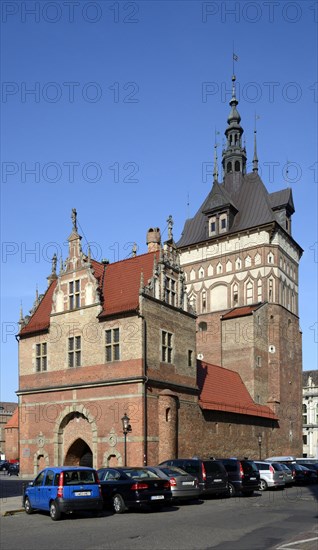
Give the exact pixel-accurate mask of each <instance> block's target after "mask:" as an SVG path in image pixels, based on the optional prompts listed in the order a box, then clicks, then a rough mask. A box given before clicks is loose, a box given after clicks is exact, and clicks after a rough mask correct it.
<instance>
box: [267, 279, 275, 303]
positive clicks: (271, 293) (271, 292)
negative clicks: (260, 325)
mask: <svg viewBox="0 0 318 550" xmlns="http://www.w3.org/2000/svg"><path fill="white" fill-rule="evenodd" d="M268 301H269V302H273V301H274V280H273V279H269V280H268Z"/></svg>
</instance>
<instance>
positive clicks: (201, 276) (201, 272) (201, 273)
mask: <svg viewBox="0 0 318 550" xmlns="http://www.w3.org/2000/svg"><path fill="white" fill-rule="evenodd" d="M203 277H204V269H203V267H200V269H199V279H203Z"/></svg>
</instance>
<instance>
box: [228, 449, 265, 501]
mask: <svg viewBox="0 0 318 550" xmlns="http://www.w3.org/2000/svg"><path fill="white" fill-rule="evenodd" d="M220 461H221V462H222V464H223V465H224V467H225V469H226V471H227V474H228V479H229V491H230V495H231V496H234V495H237V494H240V493H241V494H242V495H245V496H252V495H253V493H254V491H258V489H259V483H260V473H259V471H258V468H257V466H256V464H255V462H253V460H248V459H243V460H239V459H237V458H222V459H220Z"/></svg>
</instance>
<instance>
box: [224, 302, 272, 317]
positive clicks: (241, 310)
mask: <svg viewBox="0 0 318 550" xmlns="http://www.w3.org/2000/svg"><path fill="white" fill-rule="evenodd" d="M261 305H263V304H254V305H252V306H242V307H235V308H234V309H231V311H229V312H228V313H225V314H224V315H222V319H232V318H233V317H244V316H245V315H252V313H253V311H255V310H256V309H258V308H259V307H261Z"/></svg>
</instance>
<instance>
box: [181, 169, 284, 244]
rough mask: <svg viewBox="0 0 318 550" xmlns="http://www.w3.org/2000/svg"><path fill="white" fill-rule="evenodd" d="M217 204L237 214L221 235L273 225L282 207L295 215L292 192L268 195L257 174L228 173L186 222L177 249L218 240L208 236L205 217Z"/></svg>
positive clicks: (206, 218) (206, 217)
mask: <svg viewBox="0 0 318 550" xmlns="http://www.w3.org/2000/svg"><path fill="white" fill-rule="evenodd" d="M218 203H219V206H220V208H222V207H223V206H225V205H232V207H233V208H234V209H235V211H236V215H235V216H234V220H233V224H232V226H231V227H230V228H229V231H227V232H226V233H224V234H223V236H226V235H230V234H232V233H238V232H240V231H245V230H248V229H252V228H256V227H259V226H263V225H266V224H270V223H273V222H276V223H279V221H278V220H277V218H276V216H275V212H274V210H275V209H277V208H279V207H282V205H288V208H289V211H290V212H291V213H293V212H294V209H293V208H294V206H293V198H292V192H291V189H283V190H282V191H278V192H276V193H272V194H269V193H268V191H267V189H266V187H265V185H264V183H263V182H262V180H261V178H260V176H259V175H258V173H256V172H252V173H250V174H245V175H243V174H241V173H230V174H227V175H226V176H225V178H224V182H223V183H216V182H215V183H214V184H213V188H212V189H211V191H210V192H209V194H208V196H207V197H206V199H205V200H204V202H203V204H202V205H201V206H200V208H199V209H198V211H197V213H196V214H195V216H194V217H193V218H191V219H188V220H187V221H186V223H185V225H184V229H183V232H182V236H181V238H180V240H179V242H178V243H177V246H178V247H179V248H183V247H186V246H190V245H193V244H197V243H200V242H204V241H206V240H213V239H215V238H220V235H216V236H213V237H211V236H209V233H208V216H207V214H208V212H211V210H212V209H214V208H216V207H217V206H218Z"/></svg>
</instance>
